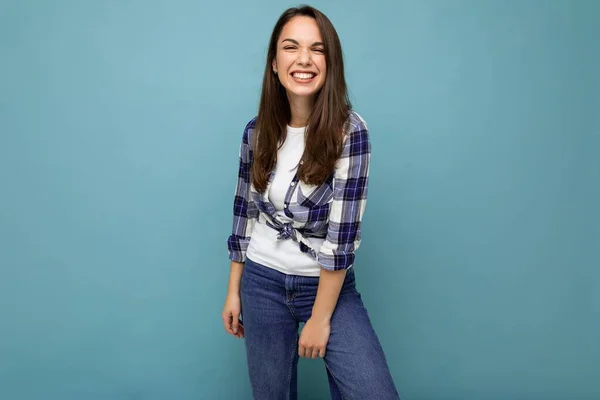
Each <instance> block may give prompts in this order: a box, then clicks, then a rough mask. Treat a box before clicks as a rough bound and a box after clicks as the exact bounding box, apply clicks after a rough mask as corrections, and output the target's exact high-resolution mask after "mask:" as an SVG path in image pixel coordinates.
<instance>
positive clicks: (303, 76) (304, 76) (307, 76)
mask: <svg viewBox="0 0 600 400" xmlns="http://www.w3.org/2000/svg"><path fill="white" fill-rule="evenodd" d="M292 76H293V77H294V78H298V79H311V78H312V77H314V76H315V75H314V74H307V73H300V72H295V73H294V74H293V75H292Z"/></svg>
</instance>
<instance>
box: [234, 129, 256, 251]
mask: <svg viewBox="0 0 600 400" xmlns="http://www.w3.org/2000/svg"><path fill="white" fill-rule="evenodd" d="M255 122H256V118H254V119H252V120H251V121H250V122H249V123H248V124H247V125H246V128H245V129H244V135H243V137H242V143H241V145H240V154H239V170H238V181H237V186H236V189H235V196H234V201H233V228H232V233H231V235H230V236H229V238H228V239H227V247H228V250H229V259H230V260H231V261H237V262H244V261H246V251H247V249H248V244H249V243H250V236H251V234H252V230H253V229H254V224H255V222H256V219H257V218H258V208H257V207H256V205H255V203H254V202H253V201H252V199H251V197H250V186H251V184H250V183H251V182H250V168H251V166H252V148H251V139H250V138H251V133H252V132H253V131H254V127H255Z"/></svg>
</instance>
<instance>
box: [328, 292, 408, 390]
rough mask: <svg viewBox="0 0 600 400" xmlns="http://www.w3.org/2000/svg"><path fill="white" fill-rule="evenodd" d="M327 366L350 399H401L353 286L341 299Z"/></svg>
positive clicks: (336, 313) (338, 386) (332, 330)
mask: <svg viewBox="0 0 600 400" xmlns="http://www.w3.org/2000/svg"><path fill="white" fill-rule="evenodd" d="M325 364H326V366H327V369H328V371H329V373H330V374H331V376H332V378H333V380H335V383H336V384H337V388H338V389H339V391H340V392H341V395H342V397H343V398H344V399H346V400H354V399H356V400H369V399H377V400H388V399H389V400H391V399H399V396H398V392H397V390H396V387H395V385H394V382H393V379H392V376H391V374H390V371H389V367H388V364H387V360H386V358H385V355H384V353H383V349H382V347H381V344H380V342H379V339H378V337H377V335H376V333H375V331H374V330H373V326H372V324H371V321H370V319H369V316H368V313H367V310H366V308H365V306H364V304H363V302H362V300H361V298H360V294H359V293H358V292H357V291H356V289H354V288H353V287H350V288H347V289H345V290H343V291H342V293H341V294H340V297H339V299H338V304H337V306H336V309H335V311H334V314H333V316H332V319H331V335H330V338H329V343H328V344H327V352H326V354H325Z"/></svg>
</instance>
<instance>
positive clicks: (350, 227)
mask: <svg viewBox="0 0 600 400" xmlns="http://www.w3.org/2000/svg"><path fill="white" fill-rule="evenodd" d="M370 158H371V144H370V141H369V135H368V130H367V127H366V124H364V121H363V122H362V123H360V124H358V125H357V126H355V127H354V129H353V130H352V132H351V133H350V134H349V136H348V137H347V139H346V141H345V143H344V148H343V151H342V155H341V157H340V160H339V161H338V164H337V166H336V170H335V174H334V183H333V186H334V196H333V202H332V204H331V209H330V216H329V230H328V232H327V238H326V240H325V242H324V243H323V246H322V247H321V249H320V251H319V254H318V257H317V260H318V261H319V263H320V264H321V266H322V269H321V275H320V278H319V287H318V289H317V297H316V299H315V304H314V305H313V310H312V315H311V318H310V319H309V320H308V321H307V322H306V325H305V326H304V328H303V330H302V333H301V336H300V342H299V348H298V354H299V355H300V356H301V357H302V356H304V357H312V358H316V357H317V355H320V356H321V357H324V356H325V348H326V346H327V341H328V340H329V332H330V321H331V317H332V315H333V311H334V310H335V306H336V304H337V301H338V297H339V294H340V290H341V288H342V284H343V283H344V278H345V276H346V271H347V270H348V268H350V267H351V266H352V265H353V264H354V252H355V251H356V249H357V248H358V246H359V244H360V239H361V237H360V233H361V230H360V228H361V222H362V216H363V214H364V210H365V206H366V200H367V188H368V177H369V166H370ZM307 328H308V329H307Z"/></svg>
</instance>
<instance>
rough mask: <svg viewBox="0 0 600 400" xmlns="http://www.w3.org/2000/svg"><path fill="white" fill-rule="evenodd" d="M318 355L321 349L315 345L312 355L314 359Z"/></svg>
mask: <svg viewBox="0 0 600 400" xmlns="http://www.w3.org/2000/svg"><path fill="white" fill-rule="evenodd" d="M318 356H319V349H318V348H316V347H315V348H314V349H313V350H312V354H311V357H312V359H313V360H314V359H316V358H317V357H318Z"/></svg>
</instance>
